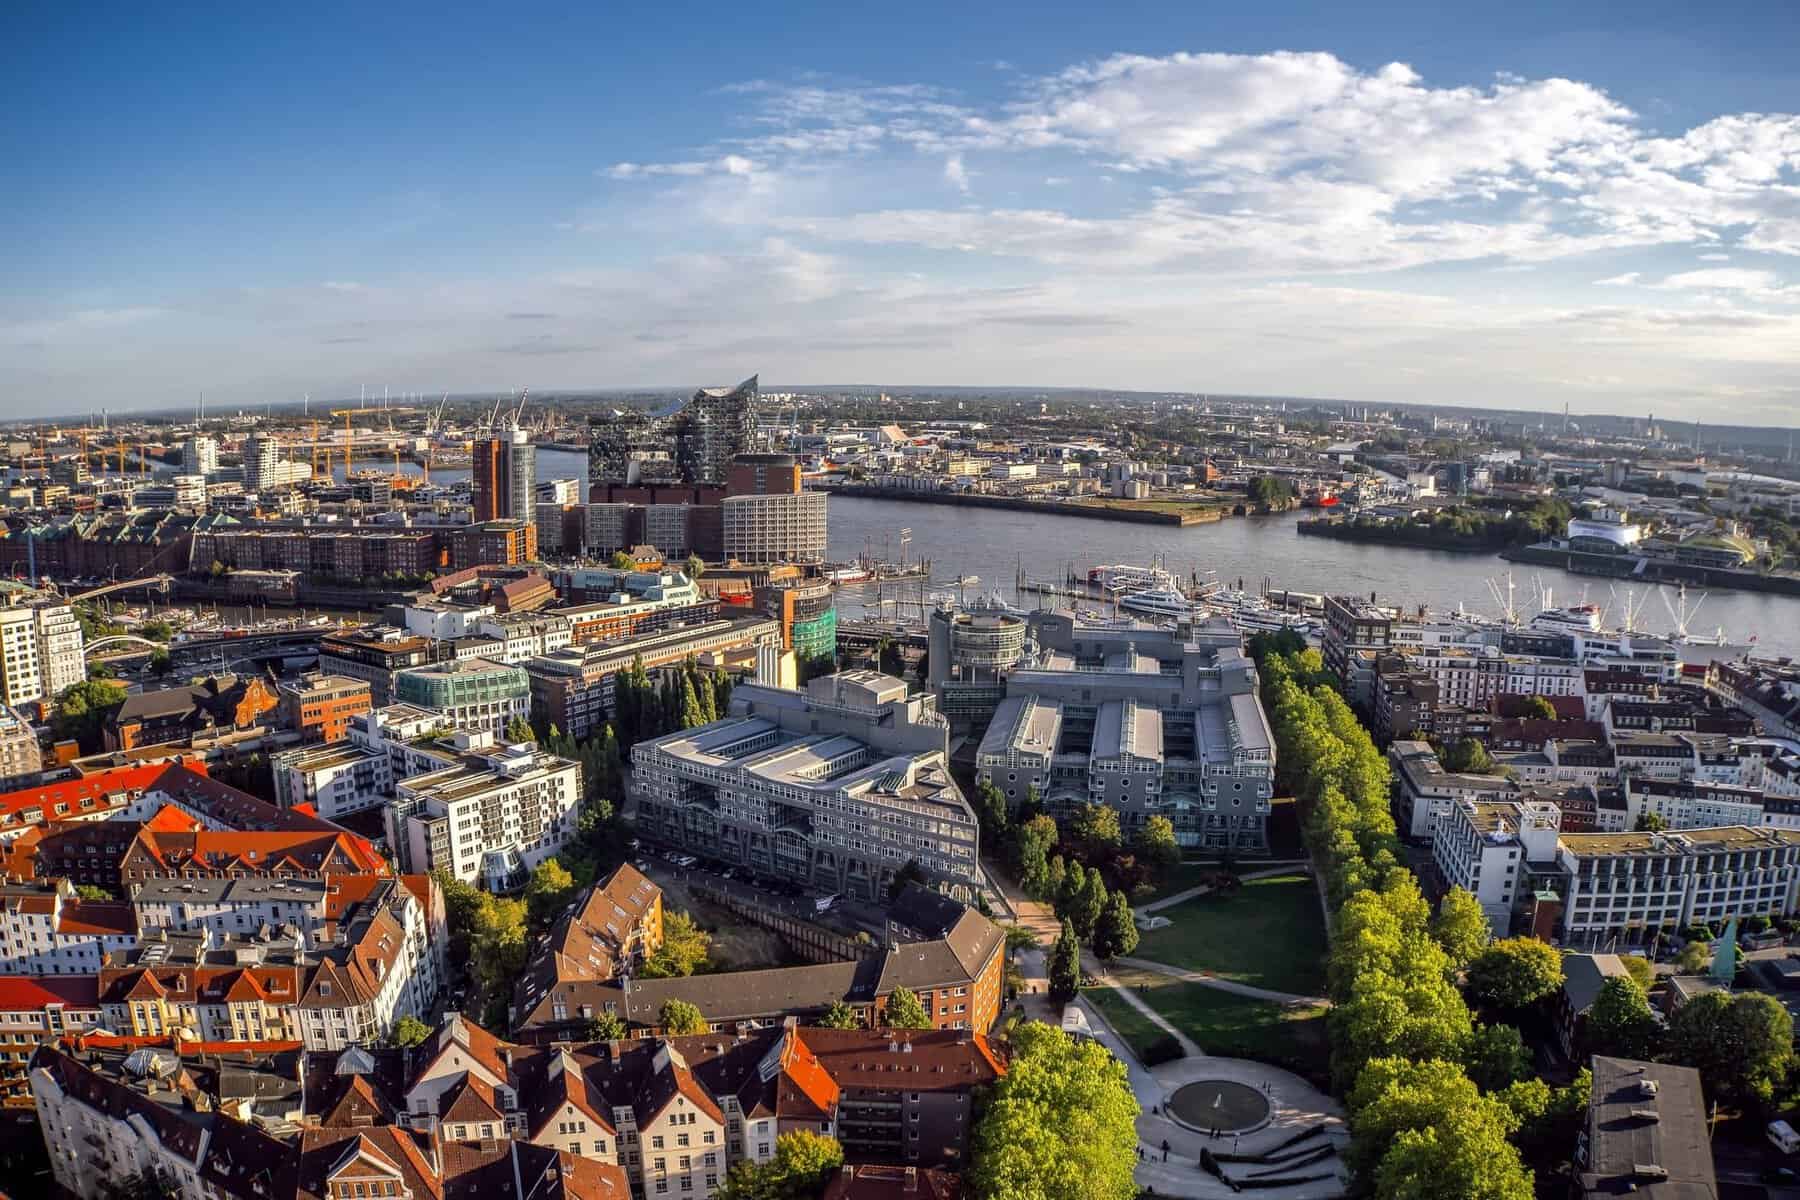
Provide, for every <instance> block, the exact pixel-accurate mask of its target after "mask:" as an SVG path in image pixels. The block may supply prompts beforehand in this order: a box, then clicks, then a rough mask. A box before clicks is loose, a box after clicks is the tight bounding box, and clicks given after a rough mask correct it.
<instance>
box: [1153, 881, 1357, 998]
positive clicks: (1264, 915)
mask: <svg viewBox="0 0 1800 1200" xmlns="http://www.w3.org/2000/svg"><path fill="white" fill-rule="evenodd" d="M1157 915H1158V916H1164V917H1168V918H1169V919H1170V920H1171V921H1172V922H1174V923H1173V924H1172V925H1170V926H1169V927H1168V928H1167V929H1158V930H1154V931H1152V932H1149V933H1145V934H1144V935H1143V938H1142V940H1140V941H1139V942H1138V948H1137V951H1136V955H1135V956H1136V957H1138V958H1149V959H1154V960H1155V961H1157V962H1161V963H1168V964H1169V965H1170V966H1174V967H1185V968H1187V969H1188V970H1190V971H1207V972H1210V973H1212V974H1214V975H1217V976H1219V977H1220V978H1221V979H1231V980H1235V981H1237V982H1239V983H1247V984H1251V985H1252V986H1255V987H1264V988H1269V989H1271V990H1272V991H1277V992H1294V993H1297V994H1299V995H1305V996H1316V995H1319V994H1320V993H1321V992H1323V991H1324V989H1325V924H1324V914H1323V913H1321V912H1320V911H1319V894H1318V891H1317V889H1316V888H1314V886H1313V882H1312V880H1311V879H1310V878H1309V877H1307V876H1305V875H1302V874H1298V873H1296V874H1293V875H1275V876H1271V877H1270V878H1267V879H1247V880H1245V881H1244V883H1243V885H1242V886H1241V887H1238V888H1237V889H1235V890H1233V891H1230V892H1210V893H1208V894H1207V895H1204V896H1199V897H1196V898H1195V899H1192V900H1188V901H1186V902H1184V903H1181V904H1177V905H1175V906H1174V907H1172V908H1164V909H1159V910H1158V912H1157Z"/></svg>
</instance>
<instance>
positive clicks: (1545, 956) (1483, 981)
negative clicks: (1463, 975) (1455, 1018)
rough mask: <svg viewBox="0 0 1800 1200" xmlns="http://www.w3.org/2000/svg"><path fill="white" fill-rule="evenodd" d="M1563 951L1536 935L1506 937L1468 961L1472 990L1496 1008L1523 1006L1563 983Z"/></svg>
mask: <svg viewBox="0 0 1800 1200" xmlns="http://www.w3.org/2000/svg"><path fill="white" fill-rule="evenodd" d="M1562 979H1563V971H1562V954H1561V952H1559V951H1558V950H1557V949H1556V947H1554V946H1552V945H1550V944H1549V943H1548V942H1541V941H1539V940H1538V939H1537V938H1533V937H1521V938H1506V939H1504V940H1503V941H1498V942H1495V943H1494V944H1493V945H1491V946H1489V947H1488V948H1487V949H1486V950H1483V951H1482V952H1481V953H1480V954H1479V955H1477V956H1476V957H1475V959H1474V960H1473V961H1472V962H1470V963H1469V991H1470V992H1472V993H1474V995H1475V996H1476V997H1478V998H1479V999H1480V1000H1481V1001H1482V1002H1483V1003H1484V1004H1491V1005H1493V1006H1495V1007H1496V1008H1524V1007H1525V1006H1526V1005H1528V1004H1535V1003H1537V1002H1538V1001H1539V1000H1542V999H1543V998H1544V997H1545V996H1548V995H1550V994H1551V993H1553V992H1555V991H1556V989H1557V988H1559V987H1561V986H1562Z"/></svg>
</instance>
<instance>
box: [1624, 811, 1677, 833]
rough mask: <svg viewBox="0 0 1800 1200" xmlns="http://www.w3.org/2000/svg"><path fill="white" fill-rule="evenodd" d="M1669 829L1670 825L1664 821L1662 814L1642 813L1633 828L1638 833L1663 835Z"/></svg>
mask: <svg viewBox="0 0 1800 1200" xmlns="http://www.w3.org/2000/svg"><path fill="white" fill-rule="evenodd" d="M1668 827H1669V823H1668V822H1667V821H1665V820H1663V819H1662V816H1661V815H1660V814H1658V813H1653V812H1642V813H1639V814H1638V819H1637V821H1636V822H1635V823H1633V825H1632V827H1631V828H1632V830H1633V832H1636V833H1662V832H1663V831H1664V830H1666V829H1668Z"/></svg>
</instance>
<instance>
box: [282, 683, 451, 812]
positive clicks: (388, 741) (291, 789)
mask: <svg viewBox="0 0 1800 1200" xmlns="http://www.w3.org/2000/svg"><path fill="white" fill-rule="evenodd" d="M448 724H449V723H448V722H447V721H446V720H445V718H444V715H443V714H442V713H440V712H435V711H433V710H432V709H428V708H419V707H418V706H416V705H412V704H390V705H387V706H386V707H383V708H377V709H372V710H370V711H367V712H362V713H358V714H357V715H356V716H354V717H351V718H350V720H349V722H348V723H347V725H346V727H345V733H346V735H347V737H346V739H345V740H344V741H339V742H331V743H329V744H327V745H323V746H306V747H301V748H299V749H295V750H283V751H280V752H278V753H277V754H275V755H274V757H273V758H272V759H271V760H270V769H271V772H272V774H273V775H274V779H275V803H277V804H278V805H280V806H281V807H283V808H293V807H294V806H295V805H299V804H310V805H312V806H313V808H314V810H315V811H316V812H317V813H318V814H319V815H320V816H321V817H324V818H325V819H326V820H335V819H336V818H338V817H341V816H344V815H347V814H349V813H353V812H359V811H361V810H363V809H367V808H374V807H376V806H378V805H382V804H386V803H387V802H388V801H389V800H392V799H393V797H394V784H395V782H396V781H397V780H400V779H404V778H406V777H407V776H408V775H418V774H422V773H423V772H425V771H431V770H436V769H438V768H439V767H442V766H447V765H448V764H449V763H450V762H451V761H452V759H451V757H450V751H449V750H447V749H445V750H439V749H438V748H437V747H436V746H435V745H433V744H432V743H429V742H427V741H425V740H424V739H425V735H427V734H430V733H436V732H440V731H442V730H444V729H445V728H447V726H448Z"/></svg>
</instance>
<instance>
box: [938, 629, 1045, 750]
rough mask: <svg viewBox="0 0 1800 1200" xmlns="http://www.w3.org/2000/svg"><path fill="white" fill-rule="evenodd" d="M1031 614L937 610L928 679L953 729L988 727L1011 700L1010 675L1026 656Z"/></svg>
mask: <svg viewBox="0 0 1800 1200" xmlns="http://www.w3.org/2000/svg"><path fill="white" fill-rule="evenodd" d="M1028 632H1029V631H1028V629H1027V626H1026V622H1025V618H1024V617H1023V616H1021V615H1019V614H1018V613H1013V612H1009V611H1008V610H1007V609H1006V608H1005V606H1004V605H1002V604H1000V603H998V602H996V603H994V604H992V605H989V604H985V603H983V602H981V601H977V602H975V603H974V604H972V605H970V606H969V607H968V608H967V609H961V610H959V609H956V608H953V607H951V606H948V605H940V606H939V607H937V608H935V609H933V610H932V613H931V624H930V631H929V637H930V643H929V652H928V653H927V655H926V672H927V676H926V682H927V683H928V684H929V685H930V686H931V690H932V691H933V692H934V693H936V695H937V701H938V711H939V712H941V713H943V714H944V718H945V719H946V720H948V721H949V722H950V727H951V729H952V730H963V731H973V730H978V729H980V730H985V729H986V728H987V727H988V723H989V722H990V721H992V720H993V716H994V711H995V710H996V709H997V708H999V707H1000V702H1001V701H1002V700H1004V699H1006V676H1007V674H1008V672H1010V671H1011V670H1012V669H1013V668H1014V667H1015V666H1017V665H1018V663H1019V660H1020V659H1022V658H1023V657H1024V656H1025V640H1026V636H1027V634H1028Z"/></svg>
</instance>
